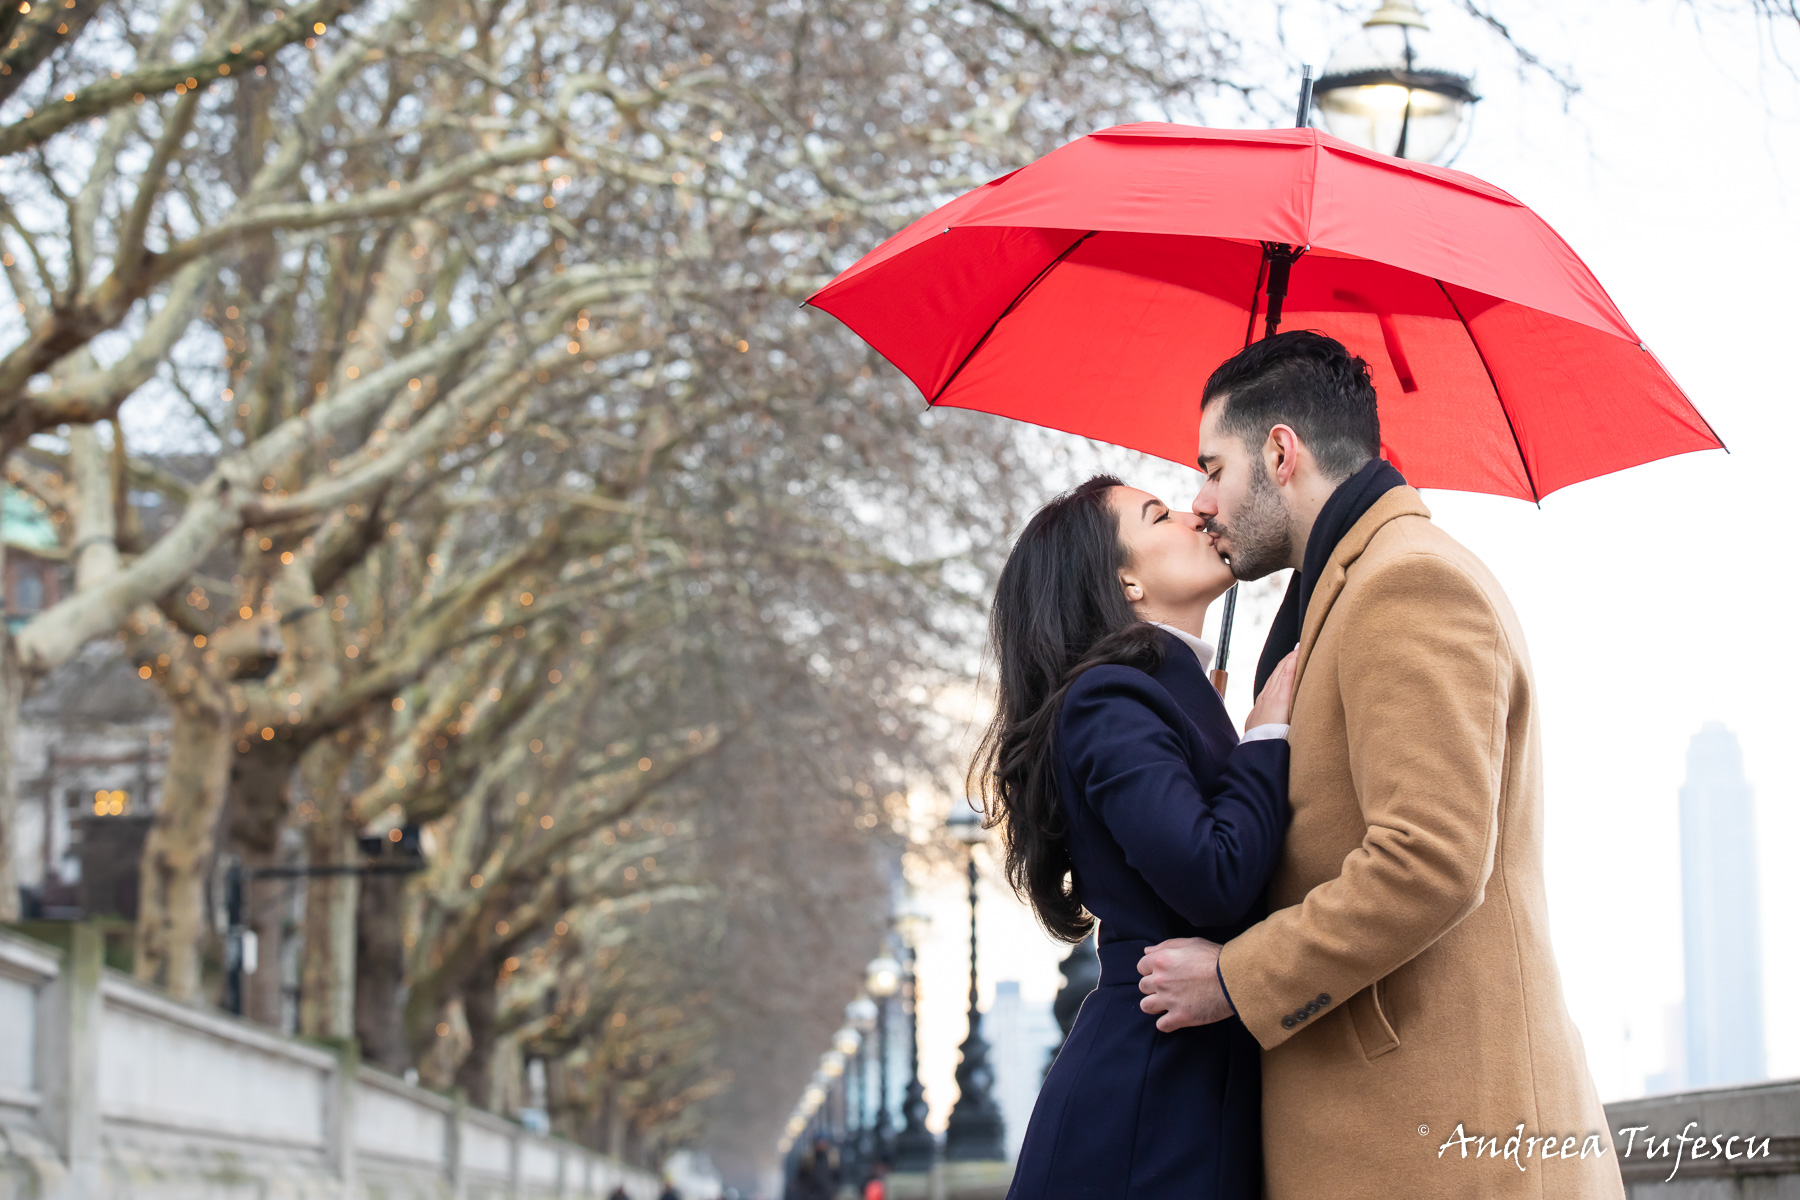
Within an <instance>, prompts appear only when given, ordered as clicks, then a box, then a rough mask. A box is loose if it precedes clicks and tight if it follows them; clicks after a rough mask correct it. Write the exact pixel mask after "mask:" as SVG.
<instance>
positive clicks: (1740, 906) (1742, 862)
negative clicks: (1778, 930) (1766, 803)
mask: <svg viewBox="0 0 1800 1200" xmlns="http://www.w3.org/2000/svg"><path fill="white" fill-rule="evenodd" d="M1753 804H1754V796H1753V794H1752V792H1751V789H1750V785H1749V783H1748V782H1747V781H1746V780H1745V779H1744V758H1743V754H1742V752H1741V751H1740V750H1739V748H1738V740H1737V736H1736V735H1735V734H1733V733H1732V732H1731V731H1730V730H1728V729H1726V728H1725V727H1724V726H1723V725H1721V724H1719V723H1717V722H1710V723H1708V724H1707V725H1706V726H1705V727H1704V728H1702V729H1701V730H1700V732H1699V733H1697V734H1695V735H1694V740H1693V741H1692V742H1691V743H1689V745H1688V760H1687V783H1686V784H1685V785H1683V787H1682V789H1681V933H1682V948H1683V957H1684V965H1685V968H1686V975H1687V985H1686V987H1687V990H1686V998H1685V1001H1684V1008H1685V1012H1686V1027H1687V1028H1686V1032H1687V1037H1686V1054H1685V1056H1684V1057H1685V1060H1686V1061H1685V1062H1684V1063H1682V1064H1681V1066H1682V1068H1683V1069H1684V1071H1685V1075H1686V1078H1685V1079H1683V1080H1681V1081H1679V1082H1677V1083H1676V1084H1675V1086H1677V1087H1711V1086H1714V1085H1716V1084H1723V1083H1742V1082H1745V1081H1748V1080H1753V1079H1762V1078H1764V1076H1765V1068H1764V1059H1763V1006H1762V922H1761V920H1760V918H1759V913H1758V905H1757V877H1756V822H1755V816H1754V813H1753ZM1673 1066H1674V1064H1671V1067H1673Z"/></svg>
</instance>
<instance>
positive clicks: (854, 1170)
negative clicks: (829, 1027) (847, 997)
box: [833, 997, 875, 1178]
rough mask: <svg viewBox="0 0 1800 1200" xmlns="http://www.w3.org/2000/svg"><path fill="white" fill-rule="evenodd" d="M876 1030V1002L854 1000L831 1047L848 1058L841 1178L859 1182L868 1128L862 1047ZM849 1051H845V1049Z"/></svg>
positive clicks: (845, 1080) (866, 1082) (866, 1087)
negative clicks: (846, 1116)
mask: <svg viewBox="0 0 1800 1200" xmlns="http://www.w3.org/2000/svg"><path fill="white" fill-rule="evenodd" d="M873 1027H875V1002H873V1000H869V999H868V997H857V999H855V1000H851V1002H850V1004H846V1006H844V1027H842V1029H839V1031H837V1038H833V1045H835V1047H837V1049H839V1051H841V1052H844V1054H850V1056H851V1060H850V1070H848V1074H846V1078H844V1106H846V1108H848V1110H850V1112H848V1119H846V1126H848V1128H846V1132H844V1177H846V1178H859V1171H860V1169H862V1162H864V1159H866V1157H868V1150H869V1148H868V1126H866V1124H864V1119H866V1117H868V1106H869V1081H868V1079H869V1072H868V1069H866V1061H864V1052H862V1049H864V1045H866V1043H868V1038H866V1036H864V1034H866V1033H869V1031H871V1029H873ZM846 1047H848V1049H846Z"/></svg>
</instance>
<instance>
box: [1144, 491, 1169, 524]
mask: <svg viewBox="0 0 1800 1200" xmlns="http://www.w3.org/2000/svg"><path fill="white" fill-rule="evenodd" d="M1152 507H1156V508H1161V507H1164V505H1163V502H1162V501H1161V500H1158V499H1157V498H1156V497H1155V496H1152V497H1150V498H1149V499H1148V500H1146V501H1144V506H1143V507H1142V508H1140V509H1138V520H1140V521H1141V520H1143V519H1144V518H1145V517H1147V516H1149V515H1150V509H1151V508H1152Z"/></svg>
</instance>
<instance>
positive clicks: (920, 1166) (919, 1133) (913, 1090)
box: [894, 895, 937, 1171]
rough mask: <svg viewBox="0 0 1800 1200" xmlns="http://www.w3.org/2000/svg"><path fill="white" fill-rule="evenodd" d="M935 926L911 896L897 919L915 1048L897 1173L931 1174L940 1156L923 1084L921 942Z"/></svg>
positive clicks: (904, 996) (897, 1141) (897, 1147)
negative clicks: (927, 1123) (927, 1124)
mask: <svg viewBox="0 0 1800 1200" xmlns="http://www.w3.org/2000/svg"><path fill="white" fill-rule="evenodd" d="M930 924H931V918H930V916H928V915H927V914H926V913H925V911H924V910H923V909H921V908H920V907H919V903H918V901H917V899H916V898H914V897H912V896H910V895H909V896H908V897H907V898H906V900H905V901H904V903H902V905H901V907H900V911H899V912H898V913H896V914H895V916H894V928H895V930H896V931H897V932H898V933H899V934H900V944H901V946H902V947H903V948H904V949H905V952H906V975H905V978H904V980H903V981H902V982H903V988H902V992H901V996H902V1000H903V1002H904V1003H905V1004H906V1006H907V1011H908V1013H909V1014H910V1021H909V1025H908V1029H907V1045H908V1046H909V1047H910V1049H911V1061H910V1063H909V1065H908V1073H907V1079H906V1101H905V1103H903V1104H902V1105H901V1106H900V1111H901V1112H902V1113H903V1114H905V1116H906V1127H905V1128H904V1129H902V1130H901V1131H900V1134H899V1136H898V1137H896V1138H895V1139H894V1170H896V1171H929V1170H930V1169H931V1163H932V1160H933V1159H935V1158H936V1157H937V1139H936V1138H934V1137H932V1136H931V1130H929V1129H927V1128H925V1114H926V1113H928V1112H929V1111H930V1110H931V1106H930V1105H928V1104H926V1103H925V1085H924V1084H923V1083H921V1082H919V973H918V970H917V967H918V961H919V939H920V938H922V937H924V936H925V929H926V927H927V926H929V925H930Z"/></svg>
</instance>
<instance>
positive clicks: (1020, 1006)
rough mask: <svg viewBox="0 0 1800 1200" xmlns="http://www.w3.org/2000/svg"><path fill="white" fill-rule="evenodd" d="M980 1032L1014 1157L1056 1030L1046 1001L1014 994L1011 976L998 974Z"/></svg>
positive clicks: (1008, 1148) (1058, 1034) (1056, 1038)
mask: <svg viewBox="0 0 1800 1200" xmlns="http://www.w3.org/2000/svg"><path fill="white" fill-rule="evenodd" d="M981 1031H982V1033H983V1034H984V1035H986V1037H987V1040H988V1042H989V1043H990V1044H991V1045H992V1046H993V1063H994V1098H995V1099H996V1100H998V1101H999V1103H1000V1112H1001V1114H1002V1115H1003V1116H1004V1117H1005V1118H1006V1157H1007V1158H1008V1159H1013V1160H1016V1159H1017V1158H1018V1157H1019V1147H1020V1145H1022V1144H1023V1143H1024V1141H1025V1126H1026V1124H1027V1123H1028V1122H1029V1121H1030V1120H1031V1106H1032V1105H1034V1104H1036V1103H1037V1094H1038V1088H1039V1087H1041V1086H1042V1085H1043V1082H1044V1065H1045V1063H1047V1062H1048V1061H1049V1058H1050V1050H1051V1048H1052V1047H1054V1046H1055V1045H1056V1044H1057V1042H1058V1041H1060V1040H1061V1038H1062V1030H1061V1029H1060V1028H1058V1026H1057V1024H1056V1017H1055V1015H1054V1014H1053V1013H1052V1012H1051V1011H1050V1002H1049V1001H1048V1000H1044V1001H1038V1002H1032V1001H1028V1000H1026V999H1025V998H1024V997H1023V996H1021V995H1020V994H1019V984H1018V981H1017V980H1014V979H1002V980H1000V981H998V982H997V983H995V984H994V1003H993V1007H991V1008H990V1009H988V1011H987V1015H986V1016H985V1017H984V1018H983V1019H982V1022H981Z"/></svg>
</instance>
